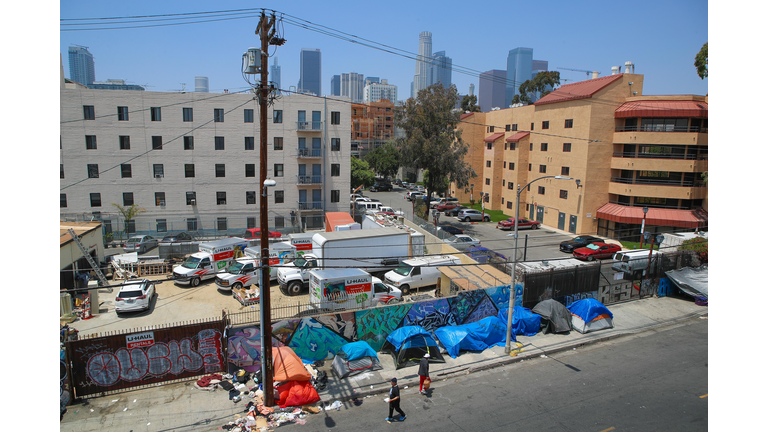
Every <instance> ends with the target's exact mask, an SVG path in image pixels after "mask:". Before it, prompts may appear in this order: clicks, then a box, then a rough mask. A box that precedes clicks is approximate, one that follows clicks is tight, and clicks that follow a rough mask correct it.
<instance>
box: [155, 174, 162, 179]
mask: <svg viewBox="0 0 768 432" xmlns="http://www.w3.org/2000/svg"><path fill="white" fill-rule="evenodd" d="M155 178H156V179H159V178H163V175H162V174H155Z"/></svg>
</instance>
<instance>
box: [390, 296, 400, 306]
mask: <svg viewBox="0 0 768 432" xmlns="http://www.w3.org/2000/svg"><path fill="white" fill-rule="evenodd" d="M399 301H400V299H399V298H397V297H392V298H391V299H389V301H388V302H387V304H388V305H390V304H395V303H397V302H399Z"/></svg>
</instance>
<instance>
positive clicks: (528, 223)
mask: <svg viewBox="0 0 768 432" xmlns="http://www.w3.org/2000/svg"><path fill="white" fill-rule="evenodd" d="M539 225H541V222H539V221H532V220H530V219H526V218H520V219H518V221H517V229H520V228H530V229H539ZM496 228H498V229H500V230H512V229H515V218H513V217H511V218H509V219H507V220H503V221H501V222H499V223H498V224H496Z"/></svg>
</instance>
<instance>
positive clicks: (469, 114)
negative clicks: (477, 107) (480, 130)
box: [460, 113, 474, 120]
mask: <svg viewBox="0 0 768 432" xmlns="http://www.w3.org/2000/svg"><path fill="white" fill-rule="evenodd" d="M472 114H474V113H464V114H462V115H461V119H460V120H464V119H465V118H467V117H469V116H471V115H472Z"/></svg>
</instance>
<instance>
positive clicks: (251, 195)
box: [245, 191, 256, 204]
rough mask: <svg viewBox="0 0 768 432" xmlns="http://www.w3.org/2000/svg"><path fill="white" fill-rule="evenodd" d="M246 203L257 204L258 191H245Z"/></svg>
mask: <svg viewBox="0 0 768 432" xmlns="http://www.w3.org/2000/svg"><path fill="white" fill-rule="evenodd" d="M245 203H246V204H256V191H245Z"/></svg>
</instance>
